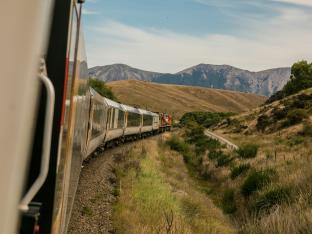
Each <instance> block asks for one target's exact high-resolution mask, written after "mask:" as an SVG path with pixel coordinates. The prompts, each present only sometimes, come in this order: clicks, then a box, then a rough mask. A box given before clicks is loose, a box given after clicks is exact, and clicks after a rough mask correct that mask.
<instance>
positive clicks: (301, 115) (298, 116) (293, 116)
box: [283, 109, 309, 127]
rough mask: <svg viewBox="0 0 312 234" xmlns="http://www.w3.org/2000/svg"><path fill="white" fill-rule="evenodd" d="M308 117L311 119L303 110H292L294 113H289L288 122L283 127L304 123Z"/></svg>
mask: <svg viewBox="0 0 312 234" xmlns="http://www.w3.org/2000/svg"><path fill="white" fill-rule="evenodd" d="M308 117H309V115H308V114H307V112H306V111H305V110H303V109H295V110H292V111H290V112H288V114H287V120H286V121H285V122H284V124H283V126H285V127H287V126H291V125H294V124H298V123H300V122H302V120H304V119H306V118H308Z"/></svg>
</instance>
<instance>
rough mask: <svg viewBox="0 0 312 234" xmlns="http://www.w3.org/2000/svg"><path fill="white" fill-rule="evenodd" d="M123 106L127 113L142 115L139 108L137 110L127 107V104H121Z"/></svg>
mask: <svg viewBox="0 0 312 234" xmlns="http://www.w3.org/2000/svg"><path fill="white" fill-rule="evenodd" d="M121 106H122V108H123V109H124V110H125V111H127V112H132V113H137V114H141V112H140V110H139V109H138V108H135V107H133V106H128V105H125V104H121Z"/></svg>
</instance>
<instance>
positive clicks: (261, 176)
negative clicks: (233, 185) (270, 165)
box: [241, 171, 271, 197]
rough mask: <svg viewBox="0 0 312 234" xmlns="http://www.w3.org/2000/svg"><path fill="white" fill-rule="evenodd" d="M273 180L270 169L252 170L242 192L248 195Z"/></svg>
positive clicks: (242, 187)
mask: <svg viewBox="0 0 312 234" xmlns="http://www.w3.org/2000/svg"><path fill="white" fill-rule="evenodd" d="M269 182H271V176H270V172H269V171H252V172H251V173H250V174H249V175H248V177H247V178H246V179H245V181H244V183H243V184H242V186H241V193H242V194H243V195H244V196H245V197H248V196H250V195H251V194H252V193H253V192H255V191H258V190H260V189H262V188H263V187H264V186H265V185H266V184H268V183H269Z"/></svg>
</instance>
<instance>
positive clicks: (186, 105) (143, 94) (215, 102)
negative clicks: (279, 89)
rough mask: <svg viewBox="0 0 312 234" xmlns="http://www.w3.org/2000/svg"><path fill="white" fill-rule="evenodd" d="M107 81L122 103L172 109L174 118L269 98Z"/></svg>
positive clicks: (233, 108) (238, 108)
mask: <svg viewBox="0 0 312 234" xmlns="http://www.w3.org/2000/svg"><path fill="white" fill-rule="evenodd" d="M107 85H108V86H109V87H111V88H112V90H113V92H114V94H115V95H116V96H117V98H118V99H119V100H120V101H121V102H123V103H126V104H129V105H138V106H139V107H142V108H147V109H150V110H153V111H159V112H170V113H173V114H174V117H175V118H180V117H181V116H182V115H183V114H184V113H186V112H190V111H218V112H243V111H247V110H249V109H251V108H254V107H256V106H258V105H259V104H261V103H263V102H264V101H265V100H266V98H265V97H263V96H257V95H254V94H247V93H240V92H233V91H225V90H217V89H208V88H197V87H189V86H177V85H165V84H155V83H151V82H143V81H136V80H128V81H115V82H110V83H108V84H107Z"/></svg>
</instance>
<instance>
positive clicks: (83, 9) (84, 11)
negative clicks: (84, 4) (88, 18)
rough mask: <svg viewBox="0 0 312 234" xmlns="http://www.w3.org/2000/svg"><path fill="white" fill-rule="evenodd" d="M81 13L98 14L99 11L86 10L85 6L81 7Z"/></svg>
mask: <svg viewBox="0 0 312 234" xmlns="http://www.w3.org/2000/svg"><path fill="white" fill-rule="evenodd" d="M82 14H84V15H98V14H99V12H97V11H93V10H88V9H86V8H82Z"/></svg>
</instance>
